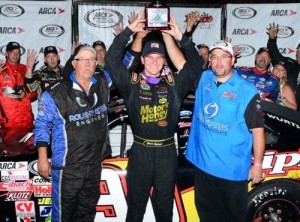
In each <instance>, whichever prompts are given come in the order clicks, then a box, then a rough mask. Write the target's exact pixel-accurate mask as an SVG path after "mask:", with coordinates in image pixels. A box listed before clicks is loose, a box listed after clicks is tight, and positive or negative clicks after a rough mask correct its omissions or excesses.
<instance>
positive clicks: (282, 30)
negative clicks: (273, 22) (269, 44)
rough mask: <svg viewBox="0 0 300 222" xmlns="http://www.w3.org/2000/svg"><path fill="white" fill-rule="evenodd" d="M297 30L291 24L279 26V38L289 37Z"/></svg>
mask: <svg viewBox="0 0 300 222" xmlns="http://www.w3.org/2000/svg"><path fill="white" fill-rule="evenodd" d="M294 33H295V31H294V29H293V28H291V27H289V26H279V27H278V34H277V37H278V38H288V37H291V36H292V35H294Z"/></svg>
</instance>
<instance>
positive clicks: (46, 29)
mask: <svg viewBox="0 0 300 222" xmlns="http://www.w3.org/2000/svg"><path fill="white" fill-rule="evenodd" d="M39 32H40V34H41V35H43V36H45V37H50V38H55V37H59V36H61V35H62V34H64V33H65V29H64V28H63V27H62V26H59V25H55V24H50V25H44V26H42V27H41V28H40V30H39Z"/></svg>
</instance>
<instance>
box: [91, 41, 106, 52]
mask: <svg viewBox="0 0 300 222" xmlns="http://www.w3.org/2000/svg"><path fill="white" fill-rule="evenodd" d="M97 45H100V46H102V48H103V49H105V50H106V46H105V44H104V42H102V41H100V40H99V41H96V42H94V43H93V48H95V47H96V46H97Z"/></svg>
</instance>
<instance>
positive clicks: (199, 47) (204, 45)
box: [197, 44, 209, 50]
mask: <svg viewBox="0 0 300 222" xmlns="http://www.w3.org/2000/svg"><path fill="white" fill-rule="evenodd" d="M201 48H207V49H208V50H209V47H208V45H206V44H199V45H197V49H201Z"/></svg>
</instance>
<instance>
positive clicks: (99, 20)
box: [78, 4, 222, 48]
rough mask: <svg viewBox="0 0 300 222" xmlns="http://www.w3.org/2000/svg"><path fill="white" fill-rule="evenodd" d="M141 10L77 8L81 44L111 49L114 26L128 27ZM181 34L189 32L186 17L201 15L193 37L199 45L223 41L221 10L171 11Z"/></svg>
mask: <svg viewBox="0 0 300 222" xmlns="http://www.w3.org/2000/svg"><path fill="white" fill-rule="evenodd" d="M141 9H142V7H141V6H134V5H131V6H126V5H123V6H119V5H118V6H117V5H112V4H89V5H87V4H83V5H79V6H78V33H79V36H78V40H79V42H82V43H87V44H92V43H93V42H94V41H97V40H101V41H103V42H104V43H105V44H106V47H107V48H108V47H109V46H110V45H111V43H112V41H113V39H114V26H115V25H116V24H117V23H118V22H122V23H123V24H124V28H125V27H126V26H127V25H128V16H129V15H130V13H131V12H135V13H139V12H140V11H141ZM170 10H171V14H172V15H173V16H174V18H175V20H176V22H177V23H178V25H179V27H180V29H181V31H182V32H184V31H185V29H186V22H185V19H186V17H185V16H186V15H187V14H189V13H191V12H198V13H199V14H200V22H199V25H198V26H197V29H196V30H195V32H194V35H193V41H194V42H195V43H196V44H200V43H205V44H207V45H211V44H212V43H214V42H215V41H217V40H219V39H220V37H221V13H222V11H221V8H184V7H180V8H179V7H170Z"/></svg>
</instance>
